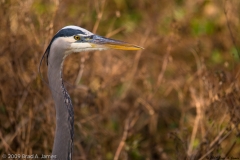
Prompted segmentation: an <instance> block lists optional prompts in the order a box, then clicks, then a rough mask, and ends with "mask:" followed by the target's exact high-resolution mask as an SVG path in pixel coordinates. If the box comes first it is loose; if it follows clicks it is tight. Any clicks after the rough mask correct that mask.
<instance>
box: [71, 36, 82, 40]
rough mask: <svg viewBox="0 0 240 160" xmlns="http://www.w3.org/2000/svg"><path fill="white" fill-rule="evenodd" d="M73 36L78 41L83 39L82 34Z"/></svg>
mask: <svg viewBox="0 0 240 160" xmlns="http://www.w3.org/2000/svg"><path fill="white" fill-rule="evenodd" d="M73 38H74V39H75V40H77V41H78V40H80V39H81V38H80V36H74V37H73Z"/></svg>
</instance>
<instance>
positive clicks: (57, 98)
mask: <svg viewBox="0 0 240 160" xmlns="http://www.w3.org/2000/svg"><path fill="white" fill-rule="evenodd" d="M56 54H57V55H56ZM61 55H63V54H59V53H52V52H51V54H50V55H49V57H48V80H49V86H50V90H51V93H52V96H53V99H54V103H55V109H56V132H55V138H54V145H53V151H52V155H53V157H54V156H56V159H64V160H65V159H71V157H72V148H73V134H74V127H73V125H74V112H73V106H72V101H71V99H70V96H69V94H68V93H67V90H66V89H65V87H64V84H63V81H62V73H61V72H62V63H63V59H64V56H61ZM59 56H61V57H60V58H59Z"/></svg>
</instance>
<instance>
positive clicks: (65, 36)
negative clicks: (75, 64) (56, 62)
mask: <svg viewBox="0 0 240 160" xmlns="http://www.w3.org/2000/svg"><path fill="white" fill-rule="evenodd" d="M51 48H55V49H56V50H58V51H59V50H60V49H61V51H63V52H64V54H65V55H68V54H71V53H74V52H81V51H92V50H106V49H119V50H139V49H143V48H142V47H139V46H136V45H133V44H129V43H126V42H123V41H118V40H114V39H109V38H105V37H102V36H98V35H95V34H93V33H91V32H89V31H88V30H86V29H83V28H81V27H78V26H66V27H64V28H62V29H61V30H59V31H58V32H57V33H56V35H55V36H54V37H53V39H52V41H51V42H50V45H49V47H48V50H49V51H50V49H51ZM48 54H49V53H48ZM47 56H48V55H47Z"/></svg>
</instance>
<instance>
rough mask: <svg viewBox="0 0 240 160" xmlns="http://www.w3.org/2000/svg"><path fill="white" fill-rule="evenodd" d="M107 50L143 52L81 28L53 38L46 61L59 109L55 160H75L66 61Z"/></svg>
mask: <svg viewBox="0 0 240 160" xmlns="http://www.w3.org/2000/svg"><path fill="white" fill-rule="evenodd" d="M105 49H119V50H139V49H142V48H141V47H139V46H136V45H132V44H129V43H126V42H122V41H117V40H113V39H108V38H104V37H101V36H98V35H95V34H93V33H91V32H89V31H87V30H86V29H83V28H81V27H78V26H66V27H64V28H62V29H61V30H59V31H58V32H57V33H56V35H55V36H54V37H53V38H52V40H51V42H50V44H49V46H48V47H47V49H46V51H45V53H44V55H43V58H44V57H46V58H47V64H48V81H49V87H50V90H51V93H52V96H53V99H54V102H55V108H56V132H55V138H54V145H53V151H52V157H51V158H52V159H64V160H66V159H68V160H69V159H72V150H73V134H74V127H73V123H74V112H73V106H72V101H71V99H70V96H69V94H68V92H67V91H66V89H65V87H64V84H63V80H62V66H63V61H64V59H65V58H66V56H68V55H69V54H71V53H75V52H82V51H92V50H105ZM43 58H42V60H43ZM42 60H41V62H42ZM40 65H41V63H40Z"/></svg>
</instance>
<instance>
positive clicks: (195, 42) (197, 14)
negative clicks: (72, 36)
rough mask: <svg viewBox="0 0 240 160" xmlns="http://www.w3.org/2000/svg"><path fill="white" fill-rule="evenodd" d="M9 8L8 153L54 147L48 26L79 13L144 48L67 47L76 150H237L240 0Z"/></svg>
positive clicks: (4, 27) (101, 154) (0, 112)
mask: <svg viewBox="0 0 240 160" xmlns="http://www.w3.org/2000/svg"><path fill="white" fill-rule="evenodd" d="M0 8H1V9H0V17H1V30H0V43H1V47H0V82H1V85H0V154H1V155H2V154H3V153H7V154H50V153H51V150H52V146H53V137H54V131H55V116H54V115H55V109H54V103H53V100H52V97H51V95H50V90H49V89H48V86H47V85H46V84H45V83H44V82H43V81H42V80H41V78H40V75H39V73H38V71H37V67H38V64H39V61H40V58H41V56H42V54H43V52H44V51H45V49H46V47H47V45H48V43H49V41H50V40H51V37H52V36H53V35H54V34H55V33H56V32H57V31H58V30H59V29H60V28H62V27H63V26H66V25H69V24H74V25H79V26H82V27H84V28H86V29H88V30H90V31H93V32H95V33H97V34H99V35H103V36H104V35H105V36H107V37H112V38H116V39H120V40H124V41H127V42H131V43H134V44H137V45H140V46H143V47H144V48H145V49H144V50H142V51H138V52H130V51H115V50H109V51H104V52H90V53H81V54H73V55H71V56H69V57H68V58H67V60H66V62H65V65H64V79H65V82H66V86H67V89H68V91H69V93H70V95H71V98H72V101H73V104H74V111H75V135H74V159H99V160H107V159H109V160H110V159H114V160H117V159H131V160H135V159H137V160H138V159H146V160H155V159H156V160H158V159H166V160H168V159H213V158H217V157H218V158H219V157H221V158H224V157H225V158H229V159H230V158H238V159H239V158H240V150H239V148H240V139H239V136H240V132H239V122H240V93H239V89H240V86H239V85H240V81H239V78H240V77H239V74H240V65H239V55H238V52H237V48H239V46H240V45H239V44H240V39H239V37H240V34H239V33H240V23H239V10H240V1H238V0H232V1H227V0H211V1H205V0H198V1H191V0H186V1H182V0H176V1H153V0H152V1H148V0H139V1H138V2H137V3H136V1H134V0H129V1H127V0H121V1H109V0H101V1H97V0H92V1H83V0H70V1H58V0H51V1H44V0H37V1H32V0H25V1H14V0H1V1H0ZM44 66H45V63H44ZM42 74H43V75H44V77H45V79H46V66H45V67H42Z"/></svg>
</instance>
